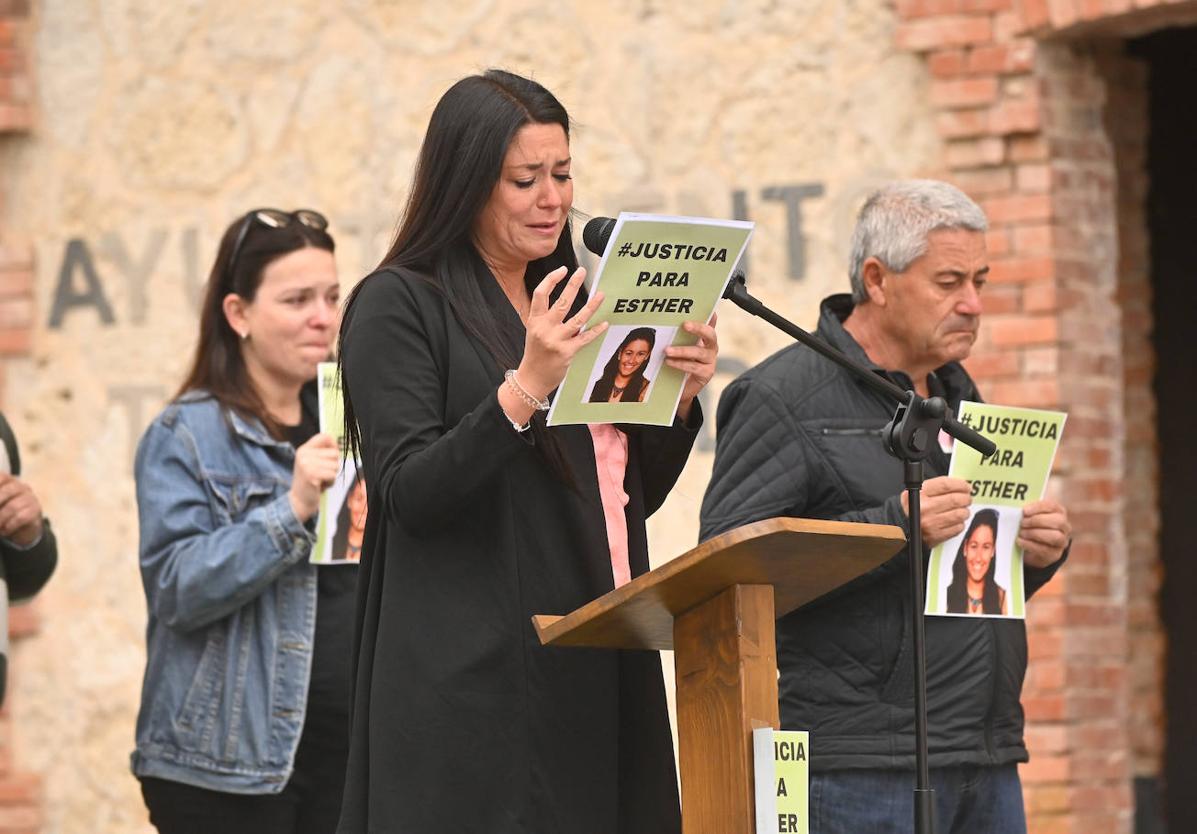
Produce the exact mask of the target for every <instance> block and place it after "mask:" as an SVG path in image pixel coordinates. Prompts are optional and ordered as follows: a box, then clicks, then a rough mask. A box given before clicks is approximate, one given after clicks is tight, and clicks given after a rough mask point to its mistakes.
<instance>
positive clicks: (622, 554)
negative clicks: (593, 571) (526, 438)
mask: <svg viewBox="0 0 1197 834" xmlns="http://www.w3.org/2000/svg"><path fill="white" fill-rule="evenodd" d="M587 428H588V429H590V437H591V439H592V440H594V467H595V469H596V470H598V482H599V496H600V497H601V498H602V499H603V517H604V518H605V519H606V522H607V546H608V547H609V548H610V550H611V575H612V576H613V577H614V579H615V587H616V588H618V587H619V586H620V585H624V584H626V583H627V582H629V581H631V579H632V571H631V568H630V567H629V565H628V519H627V516H625V515H624V513H623V508H624V507H626V506H627V504H628V494H627V493H626V492H624V489H623V478H624V475H625V474H626V473H627V470H628V436H627V435H626V434H624V433H623V432H621V431H620V430H619V429H617V428H615V426H612V425H607V424H591V425H587Z"/></svg>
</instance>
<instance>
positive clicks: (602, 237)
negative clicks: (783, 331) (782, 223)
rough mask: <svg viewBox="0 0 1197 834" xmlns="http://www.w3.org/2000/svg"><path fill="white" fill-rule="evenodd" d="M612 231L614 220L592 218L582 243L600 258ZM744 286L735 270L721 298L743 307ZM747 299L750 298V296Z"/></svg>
mask: <svg viewBox="0 0 1197 834" xmlns="http://www.w3.org/2000/svg"><path fill="white" fill-rule="evenodd" d="M613 231H615V218H613V217H592V218H590V219H589V220H587V221H586V225H585V226H584V227H583V228H582V243H584V244H586V248H587V249H589V250H590V251H591V252H593V253H594V254H596V255H598V256H599V257H600V258H601V257H602V256H603V253H604V252H606V251H607V244H608V243H609V242H610V241H611V233H612V232H613ZM745 284H746V278H745V276H744V270H742V269H736V271H735V272H733V273H732V277H731V280H730V281H728V282H727V289H725V290H724V291H723V297H724V298H728V299H731V300H732V301H733V302H735V303H736V304H738V305H739V306H741V307H743V306H744V305H743V304H741V303H740V301H738V300H737V297H739V296H740V294H741V293H745V294H746V292H747V291H746V290H745ZM749 297H750V298H751V296H749ZM754 300H755V299H754ZM754 315H755V313H754Z"/></svg>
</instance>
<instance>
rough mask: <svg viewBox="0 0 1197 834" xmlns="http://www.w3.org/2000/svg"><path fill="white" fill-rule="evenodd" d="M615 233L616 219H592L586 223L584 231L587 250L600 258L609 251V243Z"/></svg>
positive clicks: (583, 236) (583, 237)
mask: <svg viewBox="0 0 1197 834" xmlns="http://www.w3.org/2000/svg"><path fill="white" fill-rule="evenodd" d="M613 231H615V219H614V218H612V217H592V218H591V219H590V220H588V221H586V226H585V227H584V228H583V229H582V242H583V243H584V244H586V248H587V249H589V250H590V251H591V252H593V253H594V254H596V255H598V256H599V257H600V258H601V257H602V256H603V252H605V251H607V242H608V241H609V240H611V232H613Z"/></svg>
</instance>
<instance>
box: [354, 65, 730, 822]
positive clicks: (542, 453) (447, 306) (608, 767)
mask: <svg viewBox="0 0 1197 834" xmlns="http://www.w3.org/2000/svg"><path fill="white" fill-rule="evenodd" d="M570 172H571V158H570V148H569V118H568V116H567V115H566V112H565V110H564V108H563V107H562V106H561V104H560V103H559V102H558V101H557V100H556V99H555V98H554V97H553V96H552V94H551V93H549V92H548V91H547V90H546V89H544V88H543V87H542V86H540V85H539V84H537V83H535V82H533V81H529V80H527V79H524V78H520V77H519V76H515V75H511V74H509V73H505V72H498V71H493V70H492V71H489V72H487V73H485V74H484V75H480V76H472V77H469V78H466V79H464V80H462V81H460V82H458V83H457V84H455V85H454V86H453V87H452V88H451V89H450V90H449V91H448V92H447V93H445V95H444V96H443V97H442V99H441V100H440V102H439V103H438V104H437V106H436V109H435V110H434V112H433V114H432V119H431V122H430V124H429V127H428V133H427V136H426V137H425V140H424V144H423V147H422V149H421V151H420V157H419V161H418V164H417V169H416V174H415V180H414V182H413V184H412V186H411V189H410V191H409V194H410V197H409V200H408V205H407V209H406V212H405V215H404V218H403V220H402V222H401V224H400V228H399V231H398V233H397V235H396V239H395V243H394V245H393V246H392V248H391V251H390V252H389V253H388V254H387V256H386V258H385V259H384V260H383V263H382V265H381V266H380V267H379V269H378V270H377V271H376V272H375V273H374V274H372V275H370V276H368V277H367V278H366V279H365V280H364V281H363V282H362V283H361V284H360V285H359V288H358V289H357V291H355V293H354V295H353V297H352V298H351V299H350V302H349V305H348V307H347V309H346V312H345V317H344V324H343V327H342V337H341V361H342V368H343V377H344V383H345V406H346V416H347V420H348V424H349V426H350V430H351V436H352V437H353V440H354V442H356V443H357V444H359V445H360V449H361V452H362V464H363V468H364V471H365V474H366V482H367V484H368V494H369V510H368V512H367V516H366V536H365V542H364V547H363V550H362V578H361V581H360V584H359V598H358V617H359V621H358V635H359V639H358V646H357V655H356V671H355V685H354V697H353V707H352V716H351V752H350V763H349V770H348V775H347V785H346V794H345V803H344V806H343V808H344V810H343V813H342V818H341V826H340V831H341V832H342V833H343V834H366V832H381V831H386V832H395V833H396V834H407V833H408V832H412V833H414V832H419V834H426V833H427V832H440V831H453V832H478V833H479V834H483V832H485V834H503V833H504V832H554V834H613V832H627V833H628V834H639V832H645V834H647V832H653V834H660V833H661V832H677V831H679V830H680V819H679V812H678V797H677V783H676V775H675V772H674V763H673V749H672V742H671V737H670V732H669V721H668V716H667V712H666V706H665V694H664V688H663V684H662V680H661V667H660V660H659V658H658V656H657V654H656V653H655V652H643V651H608V650H594V649H582V650H577V649H555V648H546V647H543V646H541V645H540V644H539V641H538V639H537V637H536V634H535V632H534V630H533V627H532V624H531V621H530V618H531V616H532V615H533V614H538V613H547V614H552V613H558V614H564V613H567V612H569V611H571V610H573V609H574V608H576V607H577V606H579V605H582V604H583V603H585V602H588V601H589V600H591V599H593V598H595V597H597V596H599V595H601V594H603V593H605V592H606V591H609V590H611V589H612V588H613V587H614V586H615V585H616V584H617V583H619V582H623V581H627V578H628V577H629V576H635V575H637V574H640V573H643V572H645V571H647V570H648V545H647V540H646V535H645V530H644V521H645V518H646V517H647V516H648V515H650V514H651V513H652V512H654V511H655V510H656V509H657V508H658V507H660V506H661V504H662V502H664V500H665V497H666V495H667V494H668V493H669V490H670V489H671V488H672V486H673V483H674V481H675V480H676V479H677V477H678V474H679V473H680V472H681V470H682V467H683V466H684V465H685V462H686V458H687V456H688V455H689V452H690V447H691V444H692V443H693V440H694V437H695V431H696V429H697V428H698V426H699V424H700V422H701V413H700V409H699V406H698V402H697V400H696V399H695V398H696V396H697V394H698V392H699V390H700V389H701V388H702V387H703V386H704V385H705V384H706V383H707V382H708V381H709V380H710V378H711V377H712V376H713V374H714V370H715V358H716V354H717V343H716V338H715V331H714V329H713V328H712V327H711V326H708V325H705V324H702V323H698V322H688V323H687V324H686V325H685V328H686V329H687V331H688V332H690V333H692V334H694V335H696V336H697V337H698V342H697V344H696V345H695V346H694V347H689V348H686V347H670V348H668V349H667V351H666V357H667V359H666V361H667V363H668V364H669V365H671V366H672V367H674V368H678V369H680V370H682V371H684V372H686V373H688V374H689V376H688V378H687V381H686V383H685V387H684V389H683V392H682V397H681V404H680V406H679V408H678V416H677V418H676V420H675V421H674V423H673V425H672V426H665V427H648V426H645V427H636V428H628V429H626V430H624V429H617V428H616V427H614V426H609V425H602V426H598V425H594V426H562V427H555V428H552V429H550V428H547V427H546V426H545V423H544V412H543V409H545V408H547V404H548V403H547V400H548V398H549V397H550V396H551V395H552V392H553V391H554V389H556V388H557V386H558V384H559V383H560V382H561V380H562V378H563V377H564V375H565V371H566V368H567V367H568V365H569V363H570V360H571V359H572V358H573V356H574V355H575V354H576V353H577V351H578V350H579V349H580V348H581V347H582V346H584V345H586V344H587V343H589V342H590V341H592V340H593V339H596V338H599V337H601V336H602V334H603V333H604V332H605V330H606V327H605V326H604V325H601V324H600V325H598V326H595V327H593V328H590V329H589V330H586V331H585V332H582V330H581V328H582V327H583V325H585V324H586V322H587V321H588V320H589V318H590V317H591V315H592V314H593V313H594V311H595V309H597V306H598V304H599V301H600V300H601V298H600V296H599V295H598V294H596V295H595V297H593V298H590V299H589V300H587V299H586V298H585V295H584V292H583V290H582V279H583V277H584V275H583V270H580V269H578V268H577V261H576V257H575V255H574V248H573V241H572V238H571V234H570V224H569V216H570V215H569V213H570V207H571V205H572V203H573V182H572V180H571V173H570ZM355 421H356V425H354V423H355Z"/></svg>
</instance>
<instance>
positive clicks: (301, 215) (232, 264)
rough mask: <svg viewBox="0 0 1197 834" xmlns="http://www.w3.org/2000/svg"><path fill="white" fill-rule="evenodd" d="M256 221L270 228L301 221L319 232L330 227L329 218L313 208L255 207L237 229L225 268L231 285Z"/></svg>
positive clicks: (284, 226)
mask: <svg viewBox="0 0 1197 834" xmlns="http://www.w3.org/2000/svg"><path fill="white" fill-rule="evenodd" d="M255 223H259V224H261V225H263V226H265V227H266V228H268V229H285V228H286V227H287V226H290V225H291V224H292V223H301V224H303V225H304V226H307V227H308V228H309V229H315V230H316V231H318V232H322V231H324V230H325V229H327V228H328V218H326V217H325V216H324V215H323V214H321V213H320V212H318V211H313V210H312V209H296V210H295V211H283V210H282V209H273V208H261V209H254V210H253V211H251V212H249V213H248V214H247V215H245V219H243V220H242V221H241V228H240V229H238V230H237V240H236V241H235V242H234V243H233V253H232V254H231V255H230V256H229V264H228V267H227V268H226V269H225V281H226V284H227V286H229V287H232V286H233V275H234V270H235V269H236V267H237V258H238V256H240V255H241V247H243V246H244V245H245V238H246V237H247V236H248V235H249V230H250V227H251V226H253V225H254V224H255Z"/></svg>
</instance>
